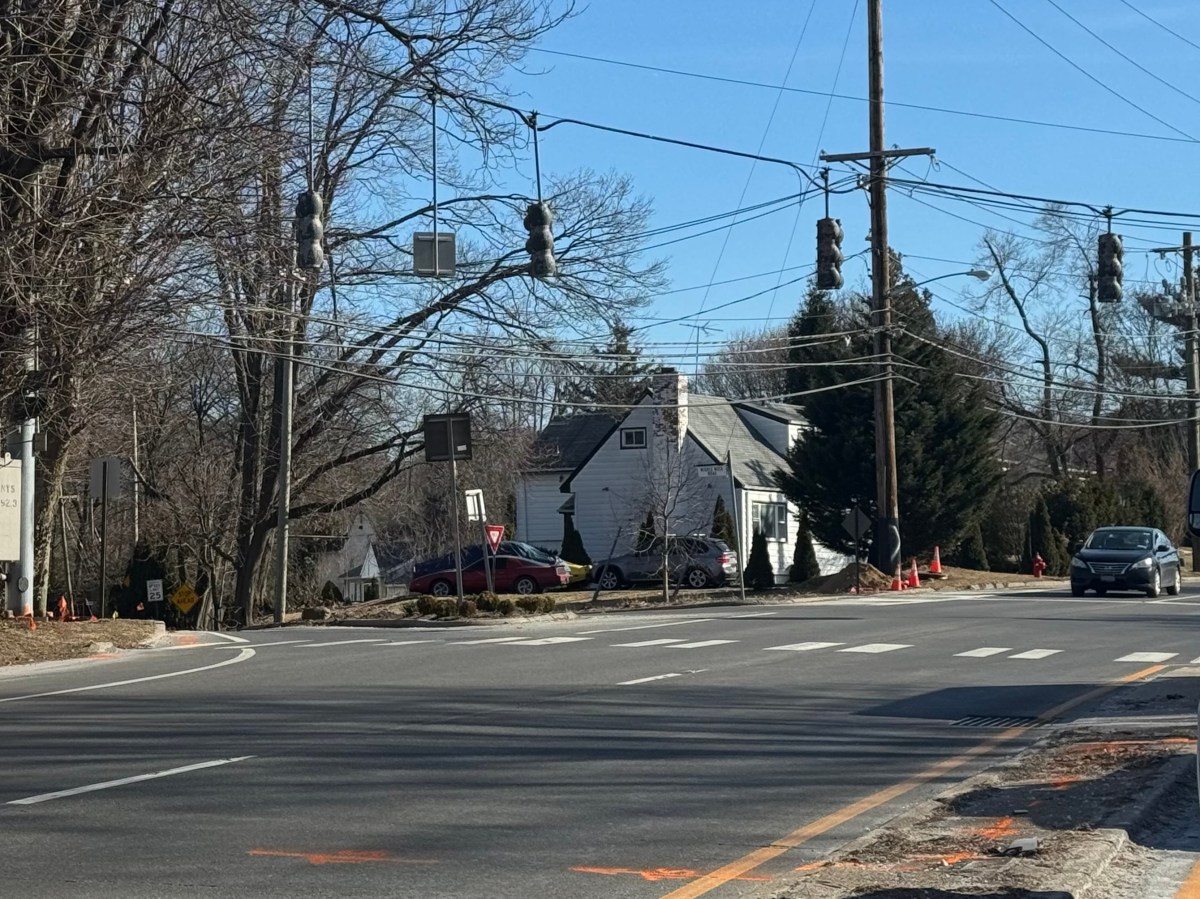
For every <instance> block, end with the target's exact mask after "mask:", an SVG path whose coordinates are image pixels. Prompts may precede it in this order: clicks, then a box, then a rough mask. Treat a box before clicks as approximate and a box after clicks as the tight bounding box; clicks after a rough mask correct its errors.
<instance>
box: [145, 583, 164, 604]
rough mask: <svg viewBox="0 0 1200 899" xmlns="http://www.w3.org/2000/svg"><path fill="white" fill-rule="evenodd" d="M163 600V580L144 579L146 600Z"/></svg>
mask: <svg viewBox="0 0 1200 899" xmlns="http://www.w3.org/2000/svg"><path fill="white" fill-rule="evenodd" d="M162 601H163V582H162V581H146V602H148V603H150V602H162Z"/></svg>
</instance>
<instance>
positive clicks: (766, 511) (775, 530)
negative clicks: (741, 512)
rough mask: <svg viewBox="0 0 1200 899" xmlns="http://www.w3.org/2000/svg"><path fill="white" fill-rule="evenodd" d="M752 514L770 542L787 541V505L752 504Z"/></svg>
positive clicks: (757, 526) (755, 524) (756, 525)
mask: <svg viewBox="0 0 1200 899" xmlns="http://www.w3.org/2000/svg"><path fill="white" fill-rule="evenodd" d="M750 514H751V515H753V516H754V518H753V520H754V526H755V527H756V528H758V529H759V530H760V531H762V532H763V534H764V535H766V538H767V539H768V540H787V503H751V504H750Z"/></svg>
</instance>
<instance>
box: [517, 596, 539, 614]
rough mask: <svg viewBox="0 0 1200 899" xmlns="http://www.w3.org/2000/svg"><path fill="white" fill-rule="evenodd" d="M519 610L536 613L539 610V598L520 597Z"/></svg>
mask: <svg viewBox="0 0 1200 899" xmlns="http://www.w3.org/2000/svg"><path fill="white" fill-rule="evenodd" d="M517 608H518V609H520V610H521V611H522V612H528V613H532V612H536V611H537V610H538V597H536V596H518V597H517Z"/></svg>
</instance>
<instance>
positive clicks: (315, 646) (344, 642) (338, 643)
mask: <svg viewBox="0 0 1200 899" xmlns="http://www.w3.org/2000/svg"><path fill="white" fill-rule="evenodd" d="M386 642H387V641H386V640H385V639H384V638H383V637H374V638H371V639H369V640H333V641H331V642H328V643H305V644H304V645H302V646H297V647H296V648H297V649H322V648H324V647H326V646H349V645H350V644H351V643H386Z"/></svg>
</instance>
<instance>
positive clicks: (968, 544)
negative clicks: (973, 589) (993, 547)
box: [954, 522, 992, 571]
mask: <svg viewBox="0 0 1200 899" xmlns="http://www.w3.org/2000/svg"><path fill="white" fill-rule="evenodd" d="M954 561H955V564H957V565H961V566H962V567H963V568H970V569H972V570H973V571H991V570H992V569H991V566H990V565H989V564H988V557H987V550H986V549H985V548H984V545H983V529H982V528H981V527H980V526H979V522H975V524H974V525H972V527H971V528H970V530H968V531H967V536H966V539H965V540H963V541H962V543H960V544H959V545H958V552H957V553H956V554H955V558H954Z"/></svg>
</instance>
